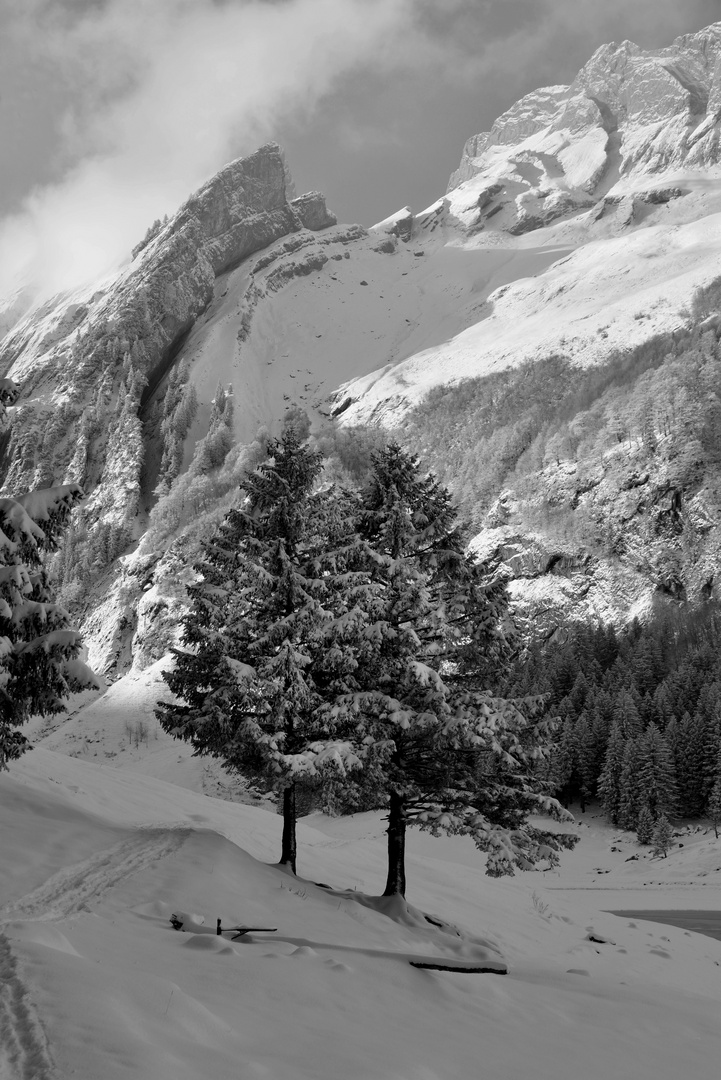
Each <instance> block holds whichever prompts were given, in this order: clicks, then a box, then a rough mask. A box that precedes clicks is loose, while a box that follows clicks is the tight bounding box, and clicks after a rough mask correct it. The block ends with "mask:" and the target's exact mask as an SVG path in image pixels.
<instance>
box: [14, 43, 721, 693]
mask: <svg viewBox="0 0 721 1080" xmlns="http://www.w3.org/2000/svg"><path fill="white" fill-rule="evenodd" d="M720 132H721V23H719V24H716V25H714V26H711V27H709V28H708V29H706V30H704V31H702V32H701V33H698V34H694V35H688V36H685V37H682V38H679V39H678V40H677V41H675V42H674V43H673V45H671V46H670V47H669V48H667V49H663V50H658V51H655V52H645V51H643V50H641V49H639V48H638V47H637V46H635V45H633V44H632V43H630V42H624V43H622V44H621V45H609V46H605V47H604V48H602V49H600V50H599V51H598V52H597V53H596V54H595V55H594V56H593V57H592V59H591V60H590V61H589V63H588V64H587V65H586V66H585V67H584V68H583V69H582V71H581V72H580V73H579V75H578V76H577V78H576V79H575V80H574V82H573V83H572V85H571V86H553V87H547V88H544V89H541V90H537V91H535V92H533V93H531V94H529V95H527V96H526V97H524V98H523V99H521V101H519V102H517V103H516V104H515V105H513V106H512V107H511V108H510V109H509V110H508V111H507V112H506V113H504V115H503V116H501V117H500V118H499V119H498V120H497V121H496V123H495V124H494V125H493V128H492V130H491V131H490V132H487V133H483V134H480V135H476V136H474V137H473V138H471V139H470V140H469V141H468V143H467V144H466V147H465V149H464V151H463V156H462V160H461V163H460V166H459V168H458V169H457V170H456V172H454V173H453V175H452V177H451V182H450V185H449V189H448V191H447V193H446V194H445V195H444V196H442V197H441V198H439V199H438V201H437V202H435V203H434V204H432V205H431V206H430V207H428V208H427V209H425V210H423V211H421V212H418V213H414V212H413V211H412V210H411V209H410V208H408V207H406V208H403V209H402V210H400V211H398V212H397V213H394V214H392V215H391V216H390V217H388V218H387V219H386V220H384V221H382V222H380V223H379V224H377V225H376V226H374V227H372V228H371V229H365V228H362V227H361V226H359V225H339V224H338V223H337V222H336V219H335V217H334V216H333V215H332V214H331V213H330V212H329V211H328V210H327V208H326V206H325V201H324V199H323V197H322V196H321V195H320V194H318V193H315V192H313V193H309V194H306V195H302V196H300V197H295V195H294V191H293V188H292V181H291V180H290V175H289V172H288V168H287V166H286V163H285V160H284V158H283V155H282V152H281V151H280V149H279V148H278V147H276V146H274V145H269V146H265V147H262V148H261V149H260V150H258V151H257V152H256V153H255V154H253V155H251V156H250V157H249V158H245V159H243V160H241V161H236V162H233V163H231V164H230V165H228V166H226V167H225V168H224V169H222V170H221V171H220V172H219V173H218V174H217V176H215V177H213V178H212V179H211V180H210V181H209V182H208V183H207V184H206V185H205V186H204V187H203V188H202V189H201V190H200V191H199V192H197V193H196V194H195V195H193V196H192V197H191V198H190V199H189V200H188V201H187V202H186V203H185V204H184V205H183V206H182V207H181V208H180V209H179V211H178V212H177V214H176V215H174V217H173V218H172V219H171V220H169V221H167V222H165V223H160V222H158V223H156V225H155V226H154V227H153V228H151V229H150V230H149V233H148V236H147V237H146V238H145V239H144V240H143V241H141V242H140V243H139V244H137V246H136V247H135V248H134V257H133V258H132V259H130V258H129V261H128V263H127V264H126V265H125V266H123V267H122V268H120V269H119V270H118V272H117V273H116V274H115V275H113V276H111V277H109V278H108V279H106V280H104V281H102V282H96V283H93V284H92V285H91V286H89V287H87V288H86V289H84V290H80V291H79V292H77V293H75V294H74V295H72V296H63V297H55V298H52V299H46V300H44V301H42V302H36V303H35V304H34V305H33V306H32V308H31V310H30V311H29V312H27V311H26V312H24V313H23V308H24V304H25V303H26V302H23V303H20V301H19V300H18V299H17V298H15V300H13V301H12V302H10V301H8V303H7V304H6V306H5V308H4V309H3V310H4V316H3V317H4V319H5V321H6V325H8V326H9V329H8V332H7V334H6V336H5V337H4V339H3V340H2V342H1V343H0V376H9V377H11V378H12V379H13V380H15V381H16V382H17V383H18V384H19V385H20V387H21V395H20V398H19V400H18V402H17V404H16V405H15V406H14V407H13V408H12V409H11V410H10V411H11V414H12V422H13V429H12V430H13V435H12V440H11V443H10V447H9V450H8V452H7V454H6V460H5V462H4V464H5V468H6V476H5V480H4V486H5V489H6V490H7V491H9V492H11V493H12V492H18V491H21V490H27V489H28V488H32V487H37V486H43V485H47V484H49V483H53V482H54V483H62V482H71V481H72V482H78V483H81V484H82V485H83V486H84V488H85V489H86V491H87V492H88V495H89V498H88V500H87V503H86V505H85V507H84V509H83V511H82V515H81V517H80V518H79V519H78V521H77V523H76V527H75V529H74V532H73V534H72V536H71V537H70V540H69V545H68V553H67V555H66V563H73V561H75V563H77V566H80V565H81V564H82V569H81V570H77V573H76V577H75V578H73V577H72V574H70V576H69V577H68V574H66V576H65V578H64V581H65V582H66V584H67V582H68V581H69V582H70V586H72V587H70V586H68V589H69V591H68V589H66V595H67V596H68V598H69V599H70V600H71V601H72V602H74V603H76V604H78V605H79V607H80V610H82V611H83V618H84V624H83V629H84V633H85V635H86V639H87V640H88V643H89V645H90V649H91V660H92V662H93V663H94V664H95V665H96V667H97V668H98V669H99V670H102V671H105V672H106V673H107V674H117V673H119V672H121V671H123V670H125V669H126V668H127V667H128V666H129V665H130V664H131V663H133V662H134V663H135V665H136V668H137V667H140V668H142V667H145V666H148V665H150V664H153V663H155V662H156V661H157V660H159V659H160V658H161V657H162V656H163V655H164V653H165V651H166V649H167V646H168V644H169V643H170V642H171V641H172V640H173V636H174V633H175V629H176V627H177V623H178V618H179V614H180V612H181V611H182V606H183V597H184V582H185V581H186V580H187V578H188V574H189V573H190V571H189V570H188V567H187V565H186V563H185V561H184V556H183V544H182V538H181V540H180V541H178V542H177V543H174V544H171V546H170V550H169V551H168V552H167V553H165V548H166V547H167V546H168V544H167V541H168V539H171V540H172V536H173V533H172V530H170V531H169V532H168V531H166V534H165V539H164V542H163V545H162V546H161V547H160V548H159V549H154V548H153V545H152V542H151V541H146V542H144V544H145V546H142V545H141V548H140V551H139V552H136V553H135V554H134V555H133V556H132V557H128V553H129V552H132V551H133V549H134V546H135V544H136V542H137V541H138V540H139V539H140V538H141V536H142V535H143V533H144V532H145V530H146V527H147V523H148V513H149V510H150V508H151V507H152V506H153V505H154V504H155V503H156V501H157V496H156V495H154V494H153V492H154V491H157V490H162V491H166V492H167V490H168V487H170V489H171V491H172V485H173V483H176V484H177V483H178V482H179V481H178V479H177V474H178V472H180V474H181V479H182V476H183V475H186V476H187V475H188V472H187V471H188V469H189V467H190V468H191V470H192V467H193V466H192V464H191V462H192V460H193V455H194V452H195V453H196V454H197V448H198V446H199V445H200V444H201V443H202V442H203V440H204V439H205V438H206V437H207V436H208V435H209V429H210V434H211V435H212V434H213V433H214V432H216V433H217V425H218V424H220V425H223V424H224V425H225V426H226V428H227V429H228V432H230V430H231V429H232V436H233V438H234V439H235V441H236V444H238V445H246V444H250V443H252V441H253V439H254V438H255V436H256V433H257V430H258V428H259V427H262V426H264V425H265V426H267V427H270V428H271V429H272V428H273V427H274V425H277V424H278V423H279V420H280V418H281V416H282V414H283V412H284V410H285V409H286V408H287V407H288V406H290V405H298V406H300V407H302V408H304V409H306V410H307V411H308V412H309V414H310V415H311V417H312V418H314V419H315V420H322V419H323V417H324V416H329V415H333V416H334V417H335V418H336V419H337V422H338V423H339V424H355V423H359V422H366V423H372V424H385V425H388V424H397V423H400V422H405V421H406V419H407V418H408V417H409V415H411V413H412V410H413V408H414V406H415V405H417V404H418V403H419V402H420V401H421V400H423V398H424V396H425V395H426V394H427V392H428V391H429V390H432V389H433V388H437V387H439V386H453V385H456V384H458V383H459V382H461V381H462V380H465V379H469V378H474V379H478V378H479V377H483V376H487V375H491V374H493V373H498V372H502V371H504V370H508V369H513V368H515V367H518V365H520V364H522V363H523V362H525V361H538V362H545V361H547V360H548V358H549V357H554V356H559V355H561V356H563V357H564V358H565V359H566V360H567V361H568V362H569V363H570V364H571V365H572V370H573V371H582V370H587V369H589V368H594V369H597V368H598V369H600V368H603V367H604V365H607V364H608V363H609V361H610V360H611V359H614V360H615V361H617V360H618V357H619V355H626V354H628V355H631V354H632V353H633V350H634V349H638V348H639V347H641V346H643V345H644V343H646V342H650V341H652V340H657V339H658V338H659V335H664V334H665V335H668V336H669V337H670V339H671V340H673V339H674V336H675V337H679V336H680V337H683V335H684V334H686V335H688V334H690V333H691V332H692V328H693V326H694V323H695V321H696V322H697V321H698V318H697V314H696V313H695V312H696V308H695V307H694V304H695V298H696V297H697V296H698V293H699V290H700V289H703V288H707V287H708V286H709V285H710V284H711V283H712V282H713V281H714V280H715V279H716V278H718V277H720V276H721V149H720V148H719V140H720V138H721V135H720ZM134 239H136V238H133V240H134ZM128 246H129V248H130V247H131V246H132V242H129V245H128ZM10 300H12V298H10ZM173 380H175V382H174V381H173ZM218 384H221V385H222V387H223V388H224V400H225V398H226V397H227V398H228V400H230V401H231V402H232V404H233V406H234V408H233V411H232V415H231V410H230V407H229V406H224V408H223V411H222V416H221V415H219V411H218V407H217V397H216V388H217V386H218ZM191 386H192V388H193V393H194V395H195V399H196V400H197V409H195V410H193V409H190V408H187V409H186V411H185V414H184V415H185V421H184V422H183V424H181V423H180V422H179V420H178V413H177V402H176V397H177V395H178V394H181V391H182V392H183V393H186V392H187V394H189V393H190V390H189V389H188V388H189V387H191ZM183 387H185V390H183ZM229 388H232V389H229ZM181 396H182V395H181ZM185 400H186V403H187V401H188V400H189V398H188V397H187V396H186V399H185ZM173 402H176V404H175V405H173ZM171 405H173V408H175V409H176V412H172V410H171V409H170V406H171ZM171 413H172V415H171ZM469 422H470V423H474V422H475V421H473V420H471V421H469ZM169 432H170V435H172V436H173V438H175V444H174V448H171V449H173V453H174V454H175V456H176V459H177V460H176V466H177V467H175V468H174V470H171V471H170V472H169V471H168V466H167V461H168V454H169V443H168V439H169ZM421 449H429V450H432V449H433V448H432V447H431V446H430V444H428V443H426V444H425V445H424V446H421ZM226 451H227V447H226ZM234 454H235V457H233V454H231V455H230V457H229V458H228V459H227V461H230V462H231V466H233V467H235V466H234V465H233V463H237V462H239V461H240V462H241V463H242V460H245V459H243V458H242V455H240V456H239V452H238V451H234ZM171 456H172V455H171ZM227 461H226V465H224V466H223V468H224V469H226V474H224V475H225V476H226V480H224V482H223V483H224V486H222V485H221V487H222V490H220V492H219V496H218V498H219V499H220V501H219V502H218V507H219V508H222V505H224V504H223V503H222V499H223V498H226V496H227V493H228V491H229V490H230V487H231V486H232V485H231V483H230V480H228V479H227V477H228V476H230V477H231V479H232V476H234V475H235V474H233V473H232V468H230V472H228V468H229V467H228V465H227ZM164 470H165V471H164ZM451 479H452V478H451ZM159 482H160V485H161V486H160V489H159V488H158V484H159ZM623 482H625V481H623ZM619 484H620V485H621V486H622V481H621V480H620V481H619ZM163 485H165V486H163ZM592 486H593V485H592ZM661 486H663V485H661ZM614 490H615V489H614ZM659 497H663V498H666V497H668V491H667V490H666V488H664V491H663V493H662V496H659ZM573 498H577V493H576V492H575V490H574V492H573ZM607 501H608V502H609V504H610V503H611V502H613V498H609V500H607ZM709 501H710V503H711V504H712V506H711V511H710V512H711V517H712V518H713V516H714V513H715V510H714V507H715V505H716V504H715V502H714V499H713V498H711V499H710V500H707V503H708V502H709ZM511 502H512V500H511ZM505 505H509V501H508V500H506V503H505ZM188 506H189V507H190V509H189V510H188V511H187V514H188V515H189V516H191V517H192V516H193V514H195V513H196V510H197V506H198V504H197V502H196V503H193V502H192V501H191V502H189V503H188ZM205 510H207V506H205V507H204V508H203V512H205ZM601 512H602V511H601V510H599V514H600V513H601ZM603 512H606V511H603ZM704 512H705V511H704ZM609 513H610V511H609ZM501 516H502V517H503V515H501ZM707 517H708V515H707ZM499 520H500V519H499ZM491 524H493V522H491ZM498 524H499V522H498V521H496V522H495V525H496V526H498ZM502 524H503V528H505V529H506V532H505V533H503V536H504V537H505V538H506V539H508V537H509V535H510V534H509V531H508V530H509V528H510V527H509V526H508V521H507V519H506V518H504V519H503V522H502ZM178 531H182V530H180V529H179V528H178V529H176V530H175V532H176V533H177V532H178ZM510 531H511V533H512V534H513V535H512V539H513V543H514V544H516V547H518V544H519V543H520V541H519V539H518V535H517V532H518V530H517V529H516V530H515V531H514V529H513V528H511V530H510ZM714 535H715V534H714ZM498 536H500V534H497V536H496V537H495V538H496V539H498ZM493 539H494V537H491V540H490V541H489V540H488V538H486V539H485V540H484V541H483V543H484V544H486V547H488V545H489V544H490V546H491V547H492V546H493V543H492V541H493ZM660 542H663V543H666V538H665V537H664V538H662V541H660ZM521 547H523V544H522V543H521ZM715 550H716V548H715V547H713V546H711V547H709V556H708V557H709V558H711V554H710V553H711V552H713V551H715ZM557 554H558V553H557V552H556V551H555V550H553V551H551V552H550V554H549V558H548V560H545V559H541V560H540V563H539V565H540V566H541V571H540V573H541V574H543V573H545V570H544V569H543V568H544V567H546V564H548V566H556V567H557V566H558V562H559V560H558V559H557V558H556V555H557ZM118 556H122V557H123V560H124V561H123V564H122V567H121V566H120V564H119V563H118ZM564 557H565V556H564ZM526 561H528V560H526ZM521 562H523V559H521ZM637 562H638V560H637ZM565 565H566V566H571V565H573V558H570V557H569V558H568V559H566V563H565ZM579 565H587V564H584V562H583V558H581V560H580V563H579ZM604 567H605V568H606V569H604V574H605V576H604V574H601V575H600V576H599V578H598V581H599V582H600V583H601V584H600V587H599V590H597V592H598V593H599V594H600V593H603V592H605V593H606V594H608V592H609V589H611V586H610V585H609V584H608V581H609V580H610V578H611V577H613V572H612V571H611V570H608V561H606V563H605V564H604ZM66 569H67V567H66ZM71 569H72V567H71ZM607 570H608V572H606V571H607ZM628 570H630V571H631V572H632V574H633V575H635V577H634V586H633V588H630V591H629V590H628V589H626V591H625V592H624V591H623V590H621V591H620V592H619V593H618V596H617V597H616V598H615V600H614V602H613V603H608V604H606V607H605V608H604V606H603V604H600V603H599V604H596V606H595V607H594V608H592V609H591V610H592V611H596V612H599V611H601V613H606V614H610V615H612V616H614V617H621V616H622V615H623V613H624V607H625V610H626V613H627V611H628V610H629V609H630V608H631V607H633V606H634V605H635V606H636V609H638V610H640V608H639V603H640V599H639V598H640V597H641V598H642V594H643V595H646V594H648V592H649V589H650V590H651V591H653V589H655V588H656V587H657V585H658V581H655V580H654V578H653V573H651V572H647V571H646V570H645V569H644V567H643V566H641V565H640V564H639V565H636V564H634V565H633V566H632V567H629V566H626V567H625V570H624V573H625V572H626V571H628ZM654 572H655V571H654ZM609 575H610V577H609ZM616 580H620V578H619V577H618V575H616ZM644 583H645V584H644ZM91 586H92V587H91ZM636 586H638V587H636ZM534 587H535V586H534ZM698 587H699V588H700V587H701V582H699V583H698ZM583 588H585V583H584V584H583ZM644 589H645V590H646V593H644ZM581 591H583V589H582V590H581ZM587 591H588V590H586V592H587ZM571 594H572V595H571V600H570V601H569V603H572V604H573V603H576V601H577V599H578V597H577V596H576V594H575V593H574V592H573V590H571ZM544 595H545V594H544ZM584 595H585V594H584ZM642 607H643V605H642V604H641V608H642ZM584 610H585V609H584Z"/></svg>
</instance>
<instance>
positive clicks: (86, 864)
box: [0, 829, 191, 1080]
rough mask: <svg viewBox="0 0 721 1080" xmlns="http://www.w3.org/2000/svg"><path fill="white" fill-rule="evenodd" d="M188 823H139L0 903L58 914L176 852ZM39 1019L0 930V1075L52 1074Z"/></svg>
mask: <svg viewBox="0 0 721 1080" xmlns="http://www.w3.org/2000/svg"><path fill="white" fill-rule="evenodd" d="M190 832H191V830H190V829H171V830H168V829H144V830H140V831H139V832H138V834H137V835H135V836H132V837H130V838H129V839H127V840H122V841H121V842H120V843H118V844H114V845H113V847H110V848H106V850H105V851H100V852H98V853H97V854H96V855H91V856H90V858H89V859H84V860H83V861H82V862H79V863H76V864H75V865H74V866H70V867H68V868H66V869H64V870H60V871H58V873H56V874H53V876H52V877H50V878H48V880H47V881H45V882H44V883H43V884H42V885H40V886H38V888H37V889H33V891H32V892H29V893H26V894H25V896H22V897H20V899H19V900H15V901H13V902H12V903H11V904H6V905H5V906H4V907H3V908H0V925H1V924H2V923H4V922H8V921H10V920H11V919H29V920H52V919H63V918H65V917H66V916H68V915H73V914H76V913H77V912H78V911H83V910H85V909H86V908H87V905H88V903H89V902H90V901H91V900H97V899H98V898H99V897H100V896H102V895H103V893H105V892H107V891H108V889H111V888H112V887H113V886H114V885H116V884H117V883H118V882H119V881H122V880H124V879H125V878H127V877H129V876H130V875H131V874H135V873H137V872H138V871H139V870H144V869H145V868H146V867H148V866H151V865H152V864H153V863H155V862H157V860H158V859H162V858H164V857H165V856H167V855H172V854H173V853H174V852H176V851H177V850H178V849H179V848H180V847H181V846H182V845H183V844H184V843H185V841H186V840H187V838H188V836H189V835H190ZM57 1075H58V1073H57V1070H56V1068H55V1065H54V1063H53V1060H52V1057H51V1054H50V1049H49V1047H48V1041H47V1038H46V1036H45V1031H44V1029H43V1025H42V1021H41V1020H40V1017H39V1015H38V1012H37V1009H36V1008H35V1005H34V1003H33V1001H32V998H31V997H30V993H29V991H28V988H27V987H26V986H25V984H24V983H23V981H22V978H21V977H20V973H19V971H18V963H17V960H16V959H15V957H14V956H13V954H12V950H11V948H10V942H9V941H8V939H7V937H6V936H5V935H4V934H3V933H0V1080H53V1078H54V1077H57Z"/></svg>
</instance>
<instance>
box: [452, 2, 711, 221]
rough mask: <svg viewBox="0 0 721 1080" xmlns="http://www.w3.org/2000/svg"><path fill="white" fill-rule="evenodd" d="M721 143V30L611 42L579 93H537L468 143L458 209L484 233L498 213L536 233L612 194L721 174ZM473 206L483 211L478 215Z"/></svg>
mask: <svg viewBox="0 0 721 1080" xmlns="http://www.w3.org/2000/svg"><path fill="white" fill-rule="evenodd" d="M720 142H721V23H715V24H713V25H712V26H709V27H707V28H706V29H705V30H702V31H700V32H699V33H697V34H688V35H685V36H684V37H680V38H678V39H677V40H676V41H674V43H673V44H672V45H670V46H669V47H668V48H665V49H657V50H652V51H648V50H644V49H641V48H639V46H638V45H635V44H634V43H633V42H630V41H624V42H622V43H621V44H610V45H604V46H602V47H601V48H600V49H598V50H597V51H596V53H595V54H594V55H593V56H592V57H591V59H590V60H589V61H588V63H587V64H586V65H585V66H584V67H583V68H582V69H581V71H580V72H579V73H578V75H577V76H576V78H575V79H574V80H573V82H572V83H571V85H570V86H549V87H543V88H542V89H540V90H535V91H533V92H532V93H530V94H526V95H525V96H524V97H523V98H521V100H520V101H518V102H516V104H515V105H513V106H512V107H511V108H510V109H508V110H507V111H506V112H505V113H504V114H503V115H502V116H500V117H499V118H498V120H496V122H495V123H494V125H493V127H492V128H491V130H490V131H489V132H482V133H481V134H479V135H474V136H473V137H472V138H470V139H469V140H468V141H467V143H466V145H465V147H464V149H463V155H462V158H461V162H460V165H459V167H458V169H457V170H456V171H455V172H454V173H453V174H452V175H451V178H450V181H449V185H448V192H447V194H448V196H449V198H448V200H447V202H446V209H447V210H450V212H451V214H453V215H454V216H455V217H456V218H457V219H458V221H459V222H460V223H461V224H462V225H464V226H465V227H466V228H469V227H470V228H471V229H472V230H473V231H478V230H480V229H482V228H486V227H489V222H490V219H491V217H494V216H496V215H498V217H497V220H496V221H495V223H494V224H493V226H492V227H493V228H494V229H502V230H505V231H508V232H511V233H518V232H524V231H528V230H529V229H532V228H536V227H539V226H540V225H544V224H548V223H549V222H550V221H552V220H554V219H555V218H558V217H560V216H562V215H567V214H568V213H572V212H578V211H579V210H584V209H588V208H590V207H592V206H594V205H595V204H596V203H597V202H598V201H599V200H600V199H603V198H605V197H607V196H608V194H609V192H610V191H611V190H612V189H616V190H617V191H619V192H624V191H627V190H633V189H634V187H635V188H638V187H639V185H643V184H646V185H648V186H649V187H654V186H656V185H657V183H658V180H659V178H660V175H661V174H662V173H664V172H669V173H670V172H677V173H678V172H679V171H688V170H699V169H701V170H708V169H711V168H714V167H717V166H719V164H721V149H720ZM484 180H485V181H486V184H485V186H484V184H483V181H484ZM491 188H493V189H494V190H493V191H492V192H491V193H490V195H489V194H488V192H489V190H490V189H491ZM459 189H460V190H459ZM471 191H472V193H473V194H474V196H475V195H476V191H478V195H477V198H476V202H475V204H471V206H469V205H468V198H467V196H468V195H469V194H471ZM471 208H472V209H473V210H474V211H479V210H480V211H481V213H480V214H479V213H477V212H476V213H475V214H474V215H472V216H470V217H469V213H468V211H469V210H470V209H471ZM501 210H505V213H501Z"/></svg>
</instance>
